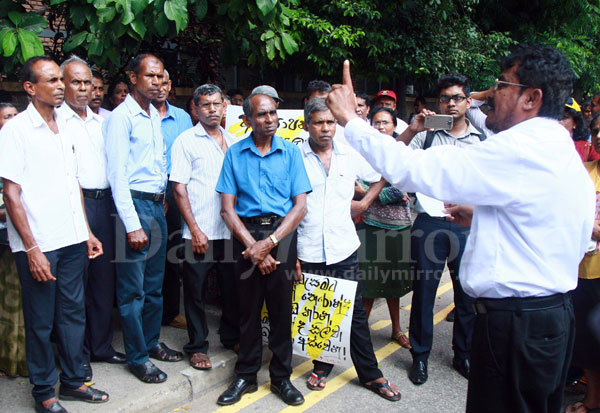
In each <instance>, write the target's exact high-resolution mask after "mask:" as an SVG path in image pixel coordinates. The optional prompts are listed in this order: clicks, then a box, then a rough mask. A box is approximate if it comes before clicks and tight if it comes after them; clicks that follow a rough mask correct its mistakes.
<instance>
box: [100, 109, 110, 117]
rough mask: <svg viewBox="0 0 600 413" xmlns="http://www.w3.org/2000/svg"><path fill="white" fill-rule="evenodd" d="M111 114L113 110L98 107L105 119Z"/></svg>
mask: <svg viewBox="0 0 600 413" xmlns="http://www.w3.org/2000/svg"><path fill="white" fill-rule="evenodd" d="M110 114H111V111H110V110H108V109H104V108H98V115H100V116H102V118H103V119H106V118H108V115H110Z"/></svg>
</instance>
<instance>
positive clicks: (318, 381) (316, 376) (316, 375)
mask: <svg viewBox="0 0 600 413" xmlns="http://www.w3.org/2000/svg"><path fill="white" fill-rule="evenodd" d="M326 384H327V376H326V375H325V372H324V371H322V370H314V371H313V372H312V373H311V374H310V376H308V379H307V380H306V386H307V387H308V388H309V389H311V390H323V389H324V388H325V385H326Z"/></svg>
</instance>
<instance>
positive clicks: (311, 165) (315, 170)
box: [298, 139, 381, 265]
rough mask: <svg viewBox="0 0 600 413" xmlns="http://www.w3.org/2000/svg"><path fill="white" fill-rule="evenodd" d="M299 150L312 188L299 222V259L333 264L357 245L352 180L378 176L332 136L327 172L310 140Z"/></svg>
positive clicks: (358, 243)
mask: <svg viewBox="0 0 600 413" xmlns="http://www.w3.org/2000/svg"><path fill="white" fill-rule="evenodd" d="M301 152H302V159H303V160H304V167H305V168H306V173H307V174H308V178H309V179H310V185H311V186H312V189H313V190H312V192H311V193H309V194H308V196H307V200H306V203H307V204H306V206H307V213H306V215H305V216H304V219H302V221H301V222H300V225H298V258H299V259H300V260H301V261H305V262H318V263H320V262H325V263H326V265H331V264H335V263H338V262H340V261H343V260H344V259H346V258H348V257H349V256H350V255H351V254H352V253H353V252H354V251H356V250H357V249H358V247H359V246H360V241H359V239H358V235H357V234H356V229H355V227H354V223H353V222H352V217H351V216H350V206H351V203H352V198H353V197H354V182H355V181H356V180H357V179H362V180H364V181H367V182H377V181H379V180H380V179H381V176H380V175H379V174H378V173H376V172H375V171H374V170H373V168H371V167H370V166H369V164H368V163H367V162H366V161H365V160H364V159H363V158H362V157H361V156H360V155H359V154H358V153H357V152H356V151H355V150H353V149H352V148H351V147H350V146H348V145H346V144H343V143H340V142H336V141H335V139H334V141H333V154H332V156H331V161H330V164H329V173H326V172H325V168H324V167H323V164H322V163H321V160H320V159H319V157H318V156H317V154H315V153H314V151H313V150H312V148H311V147H310V143H309V141H306V142H304V143H303V144H302V146H301Z"/></svg>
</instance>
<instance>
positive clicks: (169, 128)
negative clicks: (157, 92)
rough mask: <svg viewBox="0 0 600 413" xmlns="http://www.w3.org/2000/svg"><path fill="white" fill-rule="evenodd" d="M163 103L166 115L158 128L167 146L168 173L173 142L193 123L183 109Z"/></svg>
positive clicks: (169, 171)
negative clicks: (165, 105)
mask: <svg viewBox="0 0 600 413" xmlns="http://www.w3.org/2000/svg"><path fill="white" fill-rule="evenodd" d="M165 103H166V104H167V115H166V116H165V117H164V118H162V120H161V121H160V128H161V129H162V134H163V138H164V139H165V146H166V147H167V173H168V174H170V173H171V147H172V146H173V142H175V139H177V137H178V136H179V135H181V134H182V133H183V132H184V131H186V130H188V129H189V128H191V127H192V126H194V125H192V118H191V117H190V115H188V113H187V112H186V111H185V110H183V109H180V108H178V107H177V106H173V105H170V104H169V102H165Z"/></svg>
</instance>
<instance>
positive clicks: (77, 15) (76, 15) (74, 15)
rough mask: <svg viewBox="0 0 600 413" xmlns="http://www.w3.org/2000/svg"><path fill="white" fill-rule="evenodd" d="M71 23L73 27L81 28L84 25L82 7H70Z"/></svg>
mask: <svg viewBox="0 0 600 413" xmlns="http://www.w3.org/2000/svg"><path fill="white" fill-rule="evenodd" d="M70 13H71V21H72V22H73V24H74V25H75V27H81V26H83V24H84V23H85V10H84V8H83V7H79V6H75V7H71V9H70Z"/></svg>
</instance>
